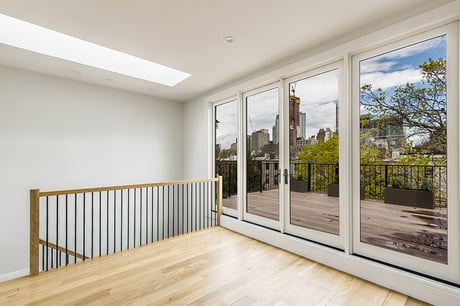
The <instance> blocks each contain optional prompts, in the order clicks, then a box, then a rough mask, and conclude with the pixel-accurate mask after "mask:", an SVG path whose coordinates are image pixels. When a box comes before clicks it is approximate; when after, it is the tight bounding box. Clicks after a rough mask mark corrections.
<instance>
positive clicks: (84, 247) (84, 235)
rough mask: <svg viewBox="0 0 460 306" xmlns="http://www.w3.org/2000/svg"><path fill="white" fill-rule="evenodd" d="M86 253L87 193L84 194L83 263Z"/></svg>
mask: <svg viewBox="0 0 460 306" xmlns="http://www.w3.org/2000/svg"><path fill="white" fill-rule="evenodd" d="M85 251H86V193H83V261H85V257H86V256H85Z"/></svg>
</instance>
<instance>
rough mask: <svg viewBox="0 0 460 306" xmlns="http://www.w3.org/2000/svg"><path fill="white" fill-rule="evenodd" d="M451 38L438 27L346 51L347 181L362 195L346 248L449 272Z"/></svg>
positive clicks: (453, 209)
mask: <svg viewBox="0 0 460 306" xmlns="http://www.w3.org/2000/svg"><path fill="white" fill-rule="evenodd" d="M455 37H456V34H453V35H450V34H449V30H448V28H444V29H442V30H440V31H433V32H431V33H426V34H423V35H420V36H419V37H415V38H413V39H410V40H407V41H405V42H401V43H397V44H394V45H392V46H388V47H384V48H380V49H378V50H374V51H371V52H368V53H366V54H362V55H360V56H356V57H355V58H354V68H356V74H355V80H356V83H355V87H357V86H358V84H359V92H358V91H357V88H355V89H354V90H356V91H355V99H357V101H359V107H358V108H357V109H356V111H355V116H356V117H355V119H354V121H355V131H356V132H357V133H356V135H357V136H356V138H355V147H358V148H359V154H355V161H356V162H355V163H356V164H359V169H358V168H356V169H355V174H354V175H355V176H354V177H355V178H356V179H355V180H354V181H356V182H359V185H358V184H357V186H359V187H360V190H362V192H363V195H364V197H362V198H361V199H358V198H357V197H356V196H355V199H356V200H355V202H354V203H355V205H356V206H355V210H354V251H355V252H356V253H359V254H362V255H365V256H368V257H372V258H375V259H378V260H381V261H384V262H388V263H391V264H394V265H398V266H401V267H404V268H407V269H410V270H414V271H417V272H421V273H425V274H429V275H432V276H435V277H442V278H446V277H447V278H450V279H452V280H455V278H458V256H454V258H452V257H451V254H455V253H453V252H458V221H459V219H458V217H456V215H457V214H458V207H457V206H458V192H457V190H458V178H457V177H456V175H457V174H456V172H457V171H456V170H454V171H449V169H458V106H457V103H458V99H457V97H458V94H457V92H456V89H454V87H452V89H451V87H449V86H448V84H449V82H451V80H450V77H451V76H452V78H453V80H455V79H456V77H455V75H456V74H457V68H458V67H457V64H456V63H457V60H456V59H455V57H458V54H457V52H456V47H454V46H455V45H456V43H455V41H457V39H456V38H455ZM451 39H452V41H451ZM448 46H449V47H448ZM449 48H450V49H449ZM449 55H453V56H452V57H450V56H449ZM448 72H449V73H448ZM358 82H359V83H358ZM454 82H455V81H454ZM457 83H458V82H457ZM358 124H359V127H357V125H358ZM354 193H355V195H356V194H357V188H355V190H354ZM452 229H454V230H452ZM454 271H455V272H454Z"/></svg>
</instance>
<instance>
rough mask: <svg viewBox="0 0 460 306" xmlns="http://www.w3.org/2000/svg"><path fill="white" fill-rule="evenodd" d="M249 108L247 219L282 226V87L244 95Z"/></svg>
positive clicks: (245, 105) (245, 164) (245, 213)
mask: <svg viewBox="0 0 460 306" xmlns="http://www.w3.org/2000/svg"><path fill="white" fill-rule="evenodd" d="M243 101H244V102H243V103H244V110H245V120H244V121H245V131H246V132H245V134H246V135H245V137H246V139H245V140H246V142H245V152H244V161H245V162H244V166H245V169H246V176H245V180H244V183H245V208H244V209H245V210H244V219H245V220H248V221H251V222H254V223H257V224H261V225H264V226H268V227H273V228H278V227H279V225H278V224H279V219H280V201H279V198H280V197H279V188H280V167H279V156H280V151H279V146H280V133H279V131H280V126H279V122H280V118H279V101H280V89H279V86H278V84H273V85H270V86H265V87H263V88H259V89H256V90H253V91H250V92H247V93H245V94H244V95H243Z"/></svg>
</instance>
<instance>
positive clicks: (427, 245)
mask: <svg viewBox="0 0 460 306" xmlns="http://www.w3.org/2000/svg"><path fill="white" fill-rule="evenodd" d="M338 201H339V199H338V198H335V197H328V196H327V195H326V194H324V193H315V192H310V193H298V192H291V203H292V205H291V224H295V225H299V226H302V227H306V228H311V229H315V230H319V231H323V232H327V233H331V234H336V235H338V234H339V205H338V203H339V202H338ZM223 205H224V206H226V207H230V208H236V197H235V196H234V197H231V198H226V199H224V200H223ZM278 210H279V208H278V190H270V191H264V192H262V193H260V192H255V193H250V194H248V212H250V213H253V214H256V215H259V216H263V217H266V218H271V219H274V220H278V218H279V212H278ZM361 241H362V242H365V243H369V244H372V245H377V246H381V247H384V248H389V249H393V250H397V251H401V252H404V253H408V254H412V255H415V256H419V257H422V258H426V259H430V260H434V261H437V262H441V263H447V209H446V208H442V209H422V208H414V207H408V206H401V205H393V204H385V203H383V201H376V200H362V201H361Z"/></svg>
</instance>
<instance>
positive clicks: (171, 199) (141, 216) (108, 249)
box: [30, 177, 222, 275]
mask: <svg viewBox="0 0 460 306" xmlns="http://www.w3.org/2000/svg"><path fill="white" fill-rule="evenodd" d="M221 213H222V177H219V178H215V179H214V178H212V179H201V180H190V181H175V182H164V183H152V184H140V185H125V186H112V187H100V188H88V189H76V190H60V191H47V192H41V191H40V190H38V189H36V190H31V191H30V275H36V274H38V273H39V272H42V271H48V270H49V269H54V268H59V267H61V266H65V265H69V264H73V263H77V262H80V261H85V260H88V259H91V258H94V257H99V256H104V255H107V254H110V253H115V252H119V251H122V250H126V249H131V248H136V247H139V246H141V245H144V244H148V243H152V242H155V241H159V240H163V239H167V238H170V237H174V236H176V235H181V234H184V233H188V232H192V231H196V230H200V229H204V228H207V227H211V226H215V225H219V224H220V215H221Z"/></svg>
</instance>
